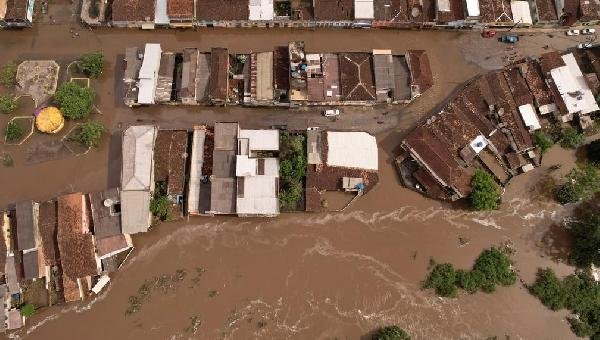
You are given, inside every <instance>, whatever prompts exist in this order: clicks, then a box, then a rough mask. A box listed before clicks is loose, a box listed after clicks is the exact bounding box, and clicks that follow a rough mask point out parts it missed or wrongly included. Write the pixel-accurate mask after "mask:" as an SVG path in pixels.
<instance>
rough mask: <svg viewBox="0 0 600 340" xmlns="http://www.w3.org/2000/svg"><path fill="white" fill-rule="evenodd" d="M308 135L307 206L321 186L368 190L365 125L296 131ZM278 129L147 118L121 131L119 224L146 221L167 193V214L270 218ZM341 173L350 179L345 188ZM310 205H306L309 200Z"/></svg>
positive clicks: (143, 225) (370, 140) (144, 224)
mask: <svg viewBox="0 0 600 340" xmlns="http://www.w3.org/2000/svg"><path fill="white" fill-rule="evenodd" d="M298 133H301V134H302V135H307V136H308V140H307V143H306V144H307V146H306V148H307V155H308V156H307V163H308V169H307V179H306V188H305V189H306V192H307V194H306V196H307V197H306V200H307V201H310V202H311V203H310V204H309V203H307V209H306V210H308V211H311V210H313V209H310V207H311V206H315V204H316V205H318V204H319V202H320V200H319V199H318V197H319V195H320V193H321V192H322V191H324V190H344V189H352V188H354V187H356V186H357V185H358V184H359V183H362V184H361V185H362V186H361V188H362V189H364V191H368V190H369V189H370V188H372V187H373V186H374V185H375V184H376V183H377V170H378V151H377V143H376V141H375V137H373V136H371V135H369V134H367V133H365V132H340V131H320V130H316V129H311V130H310V131H308V133H307V132H304V131H303V132H298ZM280 134H281V131H280V130H276V129H264V130H256V129H243V128H241V127H240V126H239V124H238V123H235V122H220V123H216V124H215V125H214V126H213V127H208V126H205V125H199V126H194V127H193V129H191V130H190V131H188V130H159V129H158V128H157V127H156V126H153V125H138V126H131V127H129V128H128V129H127V130H125V131H124V137H123V167H122V181H121V209H122V210H121V220H122V228H123V229H122V230H123V232H124V233H127V234H134V233H139V232H146V231H148V229H149V228H150V227H151V222H152V214H151V211H150V201H151V200H152V198H153V197H154V198H158V197H166V198H167V199H168V201H169V202H170V204H171V205H172V214H171V216H170V217H171V218H178V217H182V216H184V215H191V216H215V215H236V216H240V217H256V216H262V217H274V216H277V215H279V213H280V202H279V192H280V189H279V187H280V164H279V163H280V162H279V156H280ZM344 179H346V182H348V181H349V180H350V179H351V180H352V183H353V186H352V187H348V185H346V187H344V185H343V183H344ZM311 204H312V205H311Z"/></svg>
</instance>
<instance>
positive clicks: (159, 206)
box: [150, 195, 172, 221]
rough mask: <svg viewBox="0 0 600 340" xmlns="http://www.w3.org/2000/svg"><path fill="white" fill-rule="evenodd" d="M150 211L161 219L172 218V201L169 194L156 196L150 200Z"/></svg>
mask: <svg viewBox="0 0 600 340" xmlns="http://www.w3.org/2000/svg"><path fill="white" fill-rule="evenodd" d="M150 211H151V212H152V215H154V217H156V218H157V219H159V220H161V221H168V220H171V219H172V215H171V202H170V201H169V198H168V197H167V196H163V195H160V196H154V197H153V198H152V200H151V201H150Z"/></svg>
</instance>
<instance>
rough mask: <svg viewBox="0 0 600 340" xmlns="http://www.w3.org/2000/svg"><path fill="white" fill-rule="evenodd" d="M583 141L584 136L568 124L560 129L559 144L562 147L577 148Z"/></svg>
mask: <svg viewBox="0 0 600 340" xmlns="http://www.w3.org/2000/svg"><path fill="white" fill-rule="evenodd" d="M583 142H585V136H584V135H583V134H582V133H580V132H577V130H575V129H574V128H572V127H570V126H569V127H567V128H565V129H564V130H563V131H562V135H561V137H560V146H562V147H563V148H569V149H577V148H578V147H580V146H581V145H582V144H583Z"/></svg>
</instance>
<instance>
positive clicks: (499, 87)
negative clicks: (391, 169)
mask: <svg viewBox="0 0 600 340" xmlns="http://www.w3.org/2000/svg"><path fill="white" fill-rule="evenodd" d="M599 57H600V50H599V49H597V48H594V49H590V50H587V51H575V52H572V53H565V54H561V53H559V52H549V53H546V54H543V55H542V56H541V58H539V59H531V58H528V59H524V60H521V61H519V62H517V63H515V64H512V65H510V66H508V67H506V68H504V69H502V70H498V71H493V72H490V73H487V74H485V75H481V76H478V77H476V78H475V79H473V80H472V81H470V82H469V83H468V84H467V85H466V86H464V87H463V88H462V89H461V90H460V91H458V93H457V94H456V95H454V96H453V97H452V98H450V99H449V100H448V103H447V104H446V105H445V106H444V107H443V108H442V110H441V111H439V112H437V113H436V114H434V115H433V116H432V117H430V118H429V119H427V120H426V121H425V122H424V123H423V124H422V125H421V126H419V127H417V128H416V129H415V130H414V131H412V132H411V133H410V134H409V135H408V136H407V137H406V138H405V139H404V140H403V141H402V149H403V153H402V154H401V155H400V156H399V157H398V158H397V159H396V162H397V165H398V167H399V170H400V174H401V177H402V179H403V181H404V183H405V184H406V185H407V186H408V187H410V188H413V189H416V190H418V191H421V192H423V193H425V194H427V195H428V196H430V197H434V198H437V199H443V200H457V199H460V198H464V197H467V196H468V195H469V194H470V193H471V190H472V188H471V177H472V175H473V172H474V170H475V169H485V170H487V171H489V172H490V173H492V174H493V175H494V177H495V178H496V180H497V181H498V182H499V183H500V184H502V185H504V184H506V183H507V182H508V181H509V180H510V178H511V177H513V176H516V175H518V174H520V173H523V172H527V171H529V170H532V169H533V168H534V167H536V166H539V164H540V157H541V155H540V151H539V150H538V149H537V148H535V146H534V143H533V141H532V133H534V132H535V131H537V130H539V129H542V128H543V127H548V126H550V124H575V125H577V128H578V129H580V130H585V129H587V128H589V127H591V126H592V125H593V120H592V114H594V113H595V112H597V111H598V110H600V108H599V107H598V104H597V103H596V99H595V98H596V96H597V95H598V93H599V90H600V82H599V80H598V79H599V77H600V67H598V65H599Z"/></svg>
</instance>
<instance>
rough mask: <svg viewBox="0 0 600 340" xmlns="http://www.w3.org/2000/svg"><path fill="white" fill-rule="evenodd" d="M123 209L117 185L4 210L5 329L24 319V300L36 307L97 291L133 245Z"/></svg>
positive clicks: (1, 287)
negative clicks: (124, 224) (125, 228)
mask: <svg viewBox="0 0 600 340" xmlns="http://www.w3.org/2000/svg"><path fill="white" fill-rule="evenodd" d="M120 212H121V208H120V195H119V189H117V188H114V189H110V190H106V191H102V192H92V193H88V194H82V193H72V194H68V195H63V196H60V197H58V198H57V199H55V200H51V201H46V202H34V201H23V202H18V203H16V204H15V205H14V206H12V207H9V209H8V211H6V212H3V213H2V214H1V215H0V217H2V221H1V222H2V231H1V232H2V235H1V236H2V240H1V242H0V247H2V248H4V249H0V268H1V269H2V272H1V273H0V274H1V279H0V293H2V294H1V295H2V298H3V300H4V305H3V308H2V315H3V316H4V317H3V318H1V320H0V328H2V330H12V329H17V328H20V327H21V326H22V325H23V324H24V322H25V318H24V317H23V316H21V313H20V311H19V308H21V307H22V306H23V304H26V303H32V304H34V305H35V307H36V308H37V307H43V306H47V305H55V304H61V303H68V302H74V301H80V300H83V299H85V298H86V297H87V296H89V295H91V294H98V293H99V292H100V290H101V289H102V288H103V287H104V285H106V284H107V283H108V281H109V280H110V279H109V276H108V274H109V273H111V272H114V271H116V270H117V269H118V268H119V267H120V265H121V264H122V263H123V261H124V260H125V259H126V257H127V256H128V255H129V252H130V251H131V249H132V247H133V245H132V241H131V237H130V236H129V235H127V234H124V233H123V232H122V230H121V216H120V215H121V213H120ZM33 286H35V287H37V288H36V289H37V290H36V291H35V292H33V293H32V292H31V291H32V289H31V288H29V287H33ZM32 299H35V300H32Z"/></svg>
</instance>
